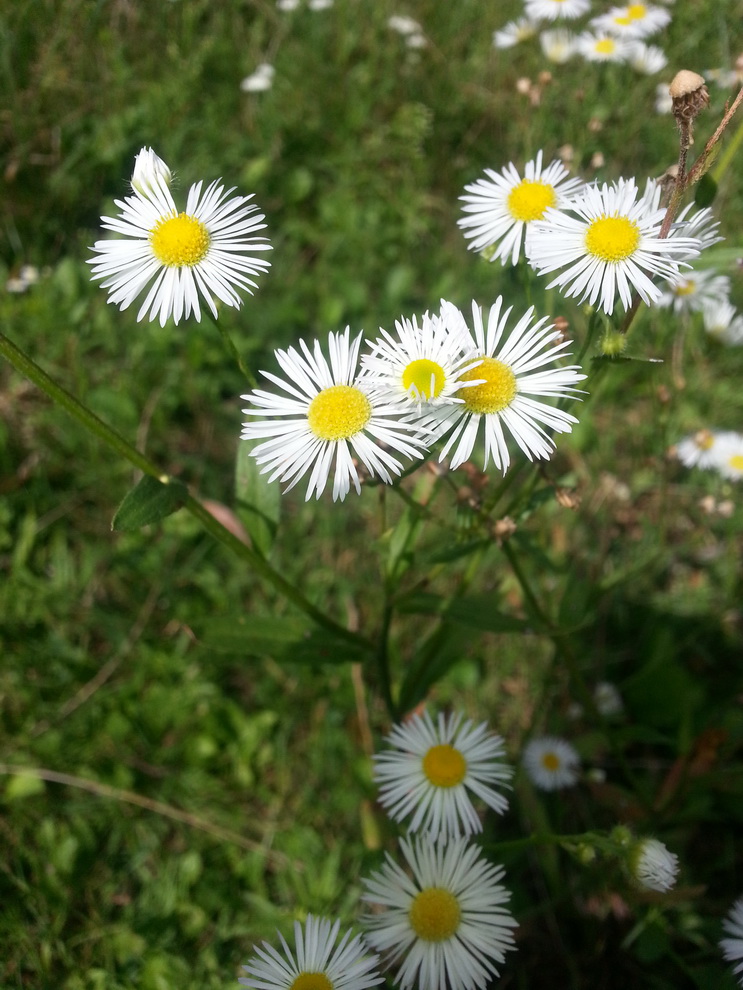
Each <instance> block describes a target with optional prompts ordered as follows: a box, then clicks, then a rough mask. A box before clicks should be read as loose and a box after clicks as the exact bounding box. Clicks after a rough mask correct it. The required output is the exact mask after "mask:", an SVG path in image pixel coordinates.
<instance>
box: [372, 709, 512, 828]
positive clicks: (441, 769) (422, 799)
mask: <svg viewBox="0 0 743 990" xmlns="http://www.w3.org/2000/svg"><path fill="white" fill-rule="evenodd" d="M386 741H387V742H388V743H389V745H390V746H391V747H392V749H391V750H387V751H385V752H382V753H377V754H376V755H375V757H374V779H375V780H376V782H377V783H378V784H379V785H380V796H379V799H380V802H381V804H382V805H383V807H385V808H386V809H387V812H388V814H389V815H390V817H391V818H392V819H394V820H395V821H396V822H399V821H402V820H403V819H405V818H408V817H409V816H411V815H412V818H411V821H410V823H409V825H408V828H409V829H410V831H411V832H417V831H418V830H419V829H420V830H422V831H424V832H427V833H428V838H429V839H431V840H435V839H437V838H441V840H442V841H444V842H445V841H446V840H447V839H449V838H452V837H455V838H456V837H458V836H460V835H470V834H471V833H473V832H479V831H480V830H481V829H482V824H481V822H480V819H479V817H478V816H477V813H476V812H475V809H474V807H473V805H472V801H471V800H470V793H472V794H474V795H476V796H477V797H479V798H480V799H481V800H483V801H484V802H485V804H487V805H488V806H489V807H490V808H492V809H493V810H494V811H497V812H498V814H501V815H502V814H503V812H504V811H505V810H506V808H507V807H508V801H507V800H506V798H505V797H504V796H503V795H502V794H501V793H500V792H499V791H497V790H495V789H494V787H493V784H495V785H498V786H500V787H503V786H504V785H507V782H508V781H509V780H510V778H511V776H512V775H513V770H512V769H511V767H509V766H506V765H505V764H504V763H502V762H501V758H502V757H503V754H504V744H503V739H502V738H501V737H500V736H497V735H494V734H493V733H491V732H489V731H488V727H487V724H486V723H485V722H482V723H480V725H473V723H472V721H471V720H470V719H467V720H466V721H464V722H463V721H462V715H461V714H451V715H449V716H446V715H444V714H439V716H438V719H437V721H436V723H434V721H433V719H432V718H431V716H430V715H429V714H428V712H427V711H425V712H424V713H423V715H422V716H421V715H413V717H412V718H411V719H410V720H409V721H408V722H404V723H402V724H401V725H396V726H395V727H394V728H393V729H392V732H391V733H390V734H389V735H388V736H387V737H386Z"/></svg>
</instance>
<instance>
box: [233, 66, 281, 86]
mask: <svg viewBox="0 0 743 990" xmlns="http://www.w3.org/2000/svg"><path fill="white" fill-rule="evenodd" d="M275 74H276V70H275V69H274V67H273V66H272V65H269V63H268V62H262V63H261V64H260V65H259V66H258V68H257V69H256V70H255V72H253V73H251V74H250V75H249V76H246V77H245V78H244V79H243V81H242V82H241V83H240V89H241V90H242V91H243V93H265V92H266V90H269V89H270V88H271V87H272V86H273V77H274V75H275Z"/></svg>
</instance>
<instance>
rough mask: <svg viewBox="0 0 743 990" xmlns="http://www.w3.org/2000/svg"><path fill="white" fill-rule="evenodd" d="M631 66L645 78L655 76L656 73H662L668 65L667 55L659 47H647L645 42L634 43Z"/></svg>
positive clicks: (630, 55)
mask: <svg viewBox="0 0 743 990" xmlns="http://www.w3.org/2000/svg"><path fill="white" fill-rule="evenodd" d="M628 61H629V64H630V65H631V66H632V68H633V69H634V70H635V72H639V73H640V74H641V75H643V76H654V75H655V73H656V72H661V71H662V70H663V69H665V67H666V66H667V65H668V59H667V58H666V53H665V52H664V51H663V49H662V48H658V46H657V45H646V44H645V43H644V42H643V41H635V42H633V43H632V50H631V51H630V54H629V58H628Z"/></svg>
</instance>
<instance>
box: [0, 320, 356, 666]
mask: <svg viewBox="0 0 743 990" xmlns="http://www.w3.org/2000/svg"><path fill="white" fill-rule="evenodd" d="M0 354H2V355H4V356H5V357H6V358H7V359H8V361H10V363H11V364H12V365H13V367H14V368H15V369H16V371H19V372H20V373H21V374H22V375H25V376H26V378H28V379H30V380H31V381H32V382H33V383H34V385H36V386H37V387H38V388H40V389H41V391H42V392H45V393H46V394H47V395H48V396H49V398H50V399H52V400H53V401H54V402H56V403H57V404H58V405H60V406H62V408H63V409H64V410H65V411H66V412H67V413H69V415H70V416H72V417H73V418H74V419H76V420H77V421H78V422H79V423H81V424H82V425H83V426H84V427H85V428H86V429H87V430H89V431H90V432H91V433H93V434H94V435H95V436H96V437H98V439H99V440H102V441H103V443H105V444H106V445H107V446H109V447H110V448H111V449H112V450H114V451H116V453H117V454H119V455H120V456H121V457H123V458H125V460H127V461H129V463H130V464H132V465H134V467H136V468H138V469H139V470H140V471H142V472H143V473H144V474H148V475H150V476H151V477H153V478H156V479H157V480H158V481H160V482H161V483H162V484H168V483H169V482H170V478H169V477H168V475H166V474H165V473H164V472H162V471H161V470H160V469H159V468H158V467H157V465H156V464H153V463H152V461H150V460H149V459H148V458H147V457H145V455H144V454H142V453H140V452H139V451H138V450H137V448H136V447H133V446H132V445H131V444H130V443H129V442H128V440H125V439H124V437H122V436H121V434H120V433H117V432H116V430H114V429H113V428H112V427H110V426H109V425H108V424H107V423H104V422H103V420H102V419H100V418H99V417H98V416H96V414H95V413H94V412H92V411H91V410H90V409H88V407H87V406H85V405H83V404H82V403H81V402H80V401H79V400H78V399H76V398H75V396H74V395H72V394H71V393H70V392H68V391H67V389H65V388H63V387H62V386H61V385H59V384H58V383H57V382H55V381H54V379H53V378H50V376H49V375H48V374H47V373H46V372H45V371H44V370H43V369H42V368H40V367H39V365H38V364H36V362H35V361H33V360H32V359H31V358H30V357H28V355H27V354H25V353H24V352H23V351H22V350H21V349H20V348H19V347H17V346H16V345H15V344H14V343H13V342H12V341H11V340H9V339H8V337H6V336H5V334H3V333H0ZM183 508H184V509H186V511H187V512H190V513H191V515H192V516H194V517H195V518H196V519H198V520H199V522H200V523H201V524H202V526H203V527H204V529H205V530H206V531H207V532H208V533H209V534H210V535H211V536H213V537H214V539H215V540H217V541H218V542H219V543H222V544H223V545H224V546H226V547H228V548H229V549H230V550H232V552H233V553H234V554H236V556H238V557H239V558H240V559H242V560H244V561H246V562H247V563H248V564H250V566H251V567H252V568H253V570H254V571H256V573H257V574H258V575H259V576H260V577H262V578H263V579H264V580H265V581H266V582H268V583H269V584H271V585H273V587H274V588H275V589H276V590H277V591H278V592H280V594H282V595H283V596H284V597H285V598H286V599H287V600H288V601H290V602H292V604H293V605H296V607H297V608H298V609H300V610H301V611H302V612H304V613H305V615H307V616H308V617H309V618H310V619H312V621H313V622H315V623H317V625H318V626H322V627H323V628H324V629H327V630H328V631H329V632H332V633H333V634H334V635H335V636H338V637H339V638H341V639H344V640H346V641H347V642H351V643H354V644H356V645H357V646H358V645H359V644H360V645H361V646H362V647H364V648H365V649H370V648H371V644H369V643H368V641H367V640H365V639H364V638H363V637H361V636H359V635H358V634H357V633H354V632H351V630H350V629H346V627H345V626H341V625H340V624H339V623H337V622H335V620H334V619H331V618H330V616H328V615H325V613H324V612H321V611H320V610H319V609H318V608H316V607H315V606H314V605H313V604H312V603H311V602H310V601H308V600H307V599H306V598H305V597H304V595H303V594H302V593H301V591H299V589H298V588H296V587H295V586H294V585H293V584H291V583H290V582H289V581H287V580H286V579H285V578H284V577H282V575H281V574H279V573H278V571H275V570H274V569H273V568H272V567H271V565H270V564H269V563H268V561H267V560H266V559H265V558H264V557H263V556H261V554H259V553H257V552H256V551H255V550H254V549H253V548H252V547H250V546H248V545H247V544H245V543H243V542H242V540H239V539H238V538H237V537H236V536H234V535H233V534H232V533H231V532H230V531H229V530H228V529H227V528H226V527H224V526H223V525H222V524H221V523H220V522H218V521H217V520H216V519H215V518H214V516H213V515H212V514H211V513H210V512H209V511H208V510H207V509H206V508H204V506H203V505H202V504H201V502H200V501H199V500H198V499H197V498H194V497H193V496H192V495H188V496H187V497H186V501H185V503H184V506H183Z"/></svg>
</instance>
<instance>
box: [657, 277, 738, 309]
mask: <svg viewBox="0 0 743 990" xmlns="http://www.w3.org/2000/svg"><path fill="white" fill-rule="evenodd" d="M729 294H730V279H729V278H728V277H727V275H718V274H717V273H716V272H714V271H694V270H693V269H689V270H687V271H685V272H684V274H683V275H681V276H680V277H679V278H675V279H671V280H668V281H666V283H665V289H664V291H663V293H662V295H661V297H660V299H659V300H658V306H660V307H661V309H672V310H673V312H674V313H676V314H677V315H679V314H680V313H700V312H701V311H702V310H703V309H704V307H705V306H706V305H707V304H709V303H715V302H717V303H719V302H723V301H724V300H725V299H727V298H728V295H729Z"/></svg>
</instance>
